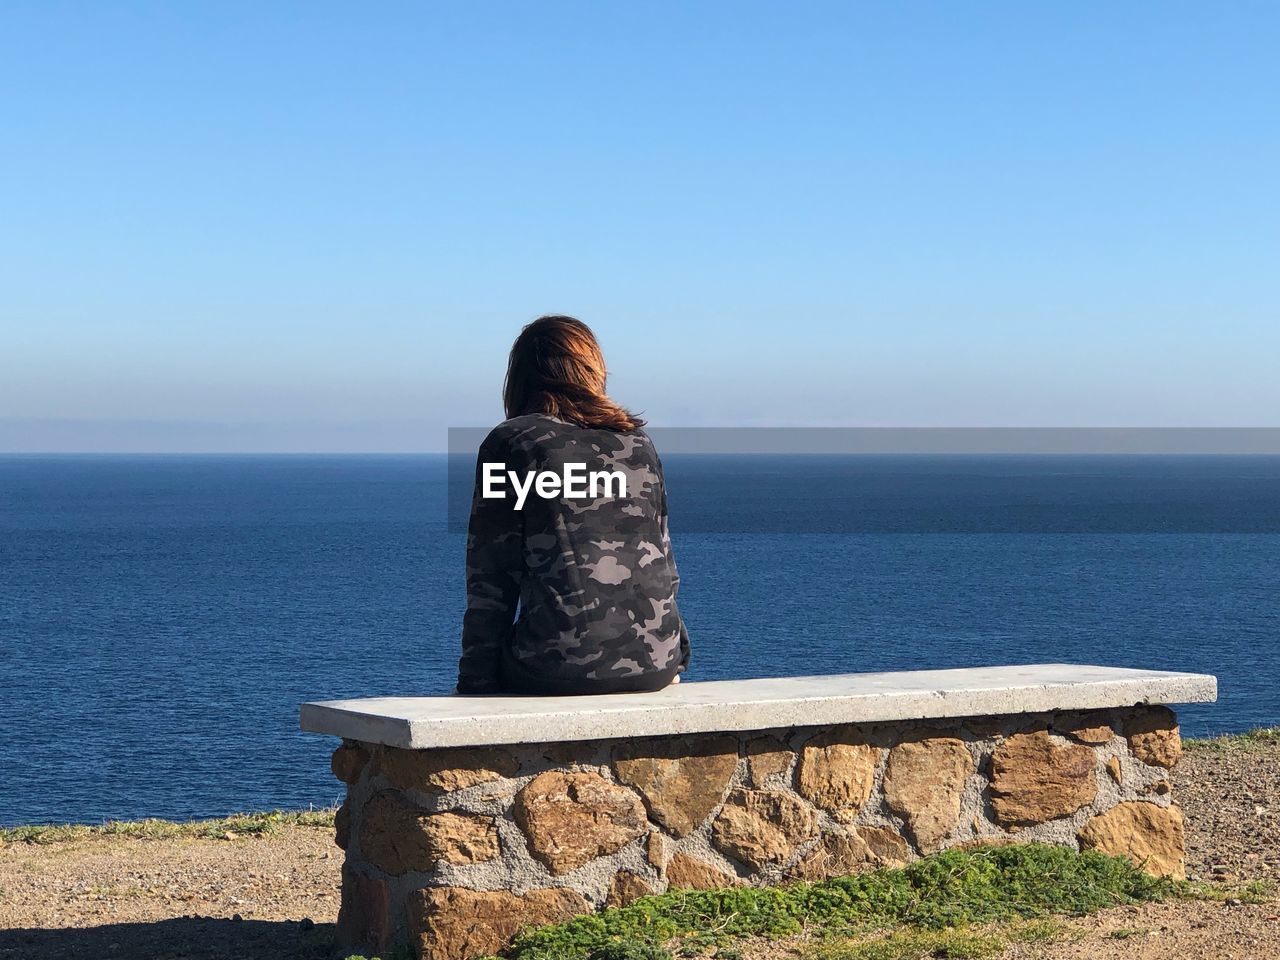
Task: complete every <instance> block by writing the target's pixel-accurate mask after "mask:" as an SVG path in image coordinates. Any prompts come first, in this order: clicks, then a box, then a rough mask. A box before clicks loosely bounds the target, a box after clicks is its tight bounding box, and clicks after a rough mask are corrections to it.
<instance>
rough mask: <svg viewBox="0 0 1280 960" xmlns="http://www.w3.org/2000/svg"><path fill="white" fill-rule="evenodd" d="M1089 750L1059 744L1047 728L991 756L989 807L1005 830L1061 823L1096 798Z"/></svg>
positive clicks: (1016, 737) (1021, 737)
mask: <svg viewBox="0 0 1280 960" xmlns="http://www.w3.org/2000/svg"><path fill="white" fill-rule="evenodd" d="M1095 759H1096V758H1095V755H1094V752H1093V750H1091V749H1090V748H1089V747H1084V746H1078V745H1076V744H1064V745H1060V744H1057V743H1055V742H1054V741H1053V740H1052V739H1051V738H1050V737H1049V734H1048V733H1047V732H1046V731H1044V730H1037V731H1036V732H1034V733H1019V734H1015V735H1014V736H1012V737H1010V738H1009V739H1007V740H1005V741H1004V742H1003V743H1001V744H1000V745H999V746H998V747H996V749H995V751H994V752H993V753H992V755H991V806H992V808H993V809H994V811H995V817H996V822H997V823H999V824H1000V825H1001V826H1004V827H1016V826H1029V825H1031V824H1036V823H1044V822H1045V821H1048V820H1057V819H1059V818H1060V817H1067V816H1070V815H1071V814H1073V813H1075V812H1076V811H1077V810H1079V809H1080V808H1081V807H1083V806H1085V805H1086V804H1089V803H1092V802H1093V798H1094V797H1095V796H1097V794H1098V781H1097V777H1096V776H1095V774H1094V762H1095Z"/></svg>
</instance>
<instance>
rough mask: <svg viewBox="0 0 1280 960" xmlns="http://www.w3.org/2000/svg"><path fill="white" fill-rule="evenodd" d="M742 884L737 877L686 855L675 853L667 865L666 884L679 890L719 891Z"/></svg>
mask: <svg viewBox="0 0 1280 960" xmlns="http://www.w3.org/2000/svg"><path fill="white" fill-rule="evenodd" d="M741 883H742V881H741V880H739V879H738V878H737V877H735V876H733V875H731V874H728V873H725V872H724V871H723V870H721V869H720V868H719V867H713V866H712V865H711V864H709V863H707V862H706V861H705V860H699V859H698V858H696V857H692V856H690V855H689V854H687V853H677V854H676V855H675V856H674V857H672V858H671V862H670V863H668V864H667V884H668V885H669V886H671V887H673V888H675V889H679V890H721V889H723V888H725V887H736V886H739V885H740V884H741Z"/></svg>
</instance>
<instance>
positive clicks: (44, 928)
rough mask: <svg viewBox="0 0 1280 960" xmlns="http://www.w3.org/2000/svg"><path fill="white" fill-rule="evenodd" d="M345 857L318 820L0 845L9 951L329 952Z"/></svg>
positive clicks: (25, 954) (2, 934) (15, 954)
mask: <svg viewBox="0 0 1280 960" xmlns="http://www.w3.org/2000/svg"><path fill="white" fill-rule="evenodd" d="M341 857H342V854H341V851H340V850H338V848H337V847H336V846H334V844H333V831H332V830H329V829H321V828H316V827H286V828H282V829H281V830H280V831H279V832H278V833H276V834H273V835H271V836H267V837H240V838H238V839H234V840H203V839H191V838H184V839H170V840H134V839H124V838H119V837H92V838H89V839H85V840H76V841H69V842H59V843H54V844H48V845H37V844H27V843H13V844H0V958H4V960H10V958H13V960H17V958H23V960H28V958H30V960H35V958H41V960H43V958H45V957H48V958H64V957H65V958H72V957H74V958H77V960H83V958H100V957H104V958H113V957H118V958H121V960H126V958H127V960H134V958H137V960H143V958H146V960H153V958H154V960H161V958H166V960H167V958H173V960H179V958H182V960H186V958H192V960H196V958H199V960H214V958H217V960H222V958H236V960H259V958H262V960H267V958H271V960H286V958H309V957H324V956H327V955H328V947H329V944H330V943H331V942H332V938H333V926H332V924H333V921H334V920H335V919H336V918H337V915H338V889H339V871H340V869H341V866H342V859H341Z"/></svg>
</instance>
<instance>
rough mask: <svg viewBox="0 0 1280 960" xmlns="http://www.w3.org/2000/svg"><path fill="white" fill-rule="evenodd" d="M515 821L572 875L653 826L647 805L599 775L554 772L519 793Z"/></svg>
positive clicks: (556, 866)
mask: <svg viewBox="0 0 1280 960" xmlns="http://www.w3.org/2000/svg"><path fill="white" fill-rule="evenodd" d="M514 813H515V819H516V823H518V824H519V825H520V829H522V830H523V831H524V834H525V836H526V837H527V838H528V840H529V849H530V850H531V851H532V852H533V855H534V856H535V857H537V858H538V859H539V860H541V861H542V862H543V863H545V864H546V865H547V866H548V867H549V868H550V869H551V872H552V873H557V874H560V873H568V872H570V871H571V870H576V869H577V868H578V867H581V866H582V865H583V864H586V863H589V862H591V861H592V860H594V859H596V858H597V857H601V856H604V855H606V854H610V853H615V852H617V851H618V850H621V849H622V848H623V847H624V846H626V845H627V844H628V843H630V842H631V841H632V840H634V839H636V838H637V837H640V836H643V835H644V834H645V833H647V832H648V830H649V824H648V821H647V820H646V819H645V811H644V804H643V803H641V802H640V798H639V797H638V796H636V795H635V794H634V793H633V792H631V791H630V790H628V789H626V788H624V787H619V786H617V785H616V784H613V783H610V782H609V781H608V780H606V779H604V777H602V776H600V775H599V774H595V773H587V772H572V773H566V772H563V771H558V770H549V771H547V772H546V773H543V774H539V775H538V776H536V777H534V778H533V780H531V781H530V782H529V784H528V785H527V786H525V788H524V789H523V790H521V791H520V792H519V793H518V794H516V800H515V809H514Z"/></svg>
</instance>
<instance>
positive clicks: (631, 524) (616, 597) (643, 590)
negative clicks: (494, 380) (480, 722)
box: [458, 414, 689, 693]
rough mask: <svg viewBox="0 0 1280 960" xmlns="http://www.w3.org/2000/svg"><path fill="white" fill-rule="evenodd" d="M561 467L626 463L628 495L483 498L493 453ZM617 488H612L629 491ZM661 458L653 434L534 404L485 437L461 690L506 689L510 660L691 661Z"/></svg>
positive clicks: (585, 674) (576, 672)
mask: <svg viewBox="0 0 1280 960" xmlns="http://www.w3.org/2000/svg"><path fill="white" fill-rule="evenodd" d="M486 463H491V464H493V463H496V464H502V465H504V470H506V471H513V472H515V473H517V474H519V475H520V476H521V477H524V476H526V475H527V474H528V473H529V472H531V471H532V472H541V471H551V472H554V473H556V474H558V475H559V474H562V473H563V470H564V466H565V464H585V466H586V470H587V471H610V472H618V473H621V474H622V475H623V476H624V477H625V480H626V496H625V497H619V496H612V495H607V494H606V492H605V491H604V489H603V487H598V488H597V496H595V497H594V498H591V497H587V498H582V499H577V498H575V499H570V498H568V497H565V496H555V497H549V498H543V497H540V496H538V495H537V493H536V492H535V490H533V489H530V490H529V492H528V496H527V498H526V499H525V501H524V503H523V505H522V508H521V509H519V510H517V509H516V508H515V505H516V499H515V496H514V494H513V492H512V484H511V483H509V482H508V483H506V485H505V486H504V487H502V488H501V489H503V490H505V493H506V495H505V496H504V497H503V498H502V499H493V498H485V497H482V496H481V493H482V487H483V481H482V475H483V473H484V464H486ZM617 492H618V491H617V488H616V486H615V488H614V489H613V490H612V491H611V493H617ZM679 582H680V581H679V575H678V574H677V572H676V565H675V561H674V560H673V558H672V554H671V540H670V537H669V536H668V533H667V497H666V490H665V488H664V486H663V479H662V463H661V461H660V460H659V459H658V454H657V451H655V450H654V447H653V441H652V440H650V439H649V437H648V436H647V435H646V434H645V433H644V432H643V431H642V430H637V431H635V432H634V433H618V432H616V431H612V430H602V429H601V430H596V429H587V428H584V427H579V426H576V425H574V424H570V423H565V422H564V421H561V420H557V419H555V418H553V417H547V416H542V415H536V414H535V415H528V416H522V417H516V418H514V419H511V420H507V421H505V422H503V423H501V424H499V425H498V426H497V427H495V428H494V429H493V430H492V431H491V432H490V433H489V435H488V437H487V438H486V439H485V441H484V443H483V444H482V445H481V447H480V454H479V457H478V458H477V464H476V489H475V495H474V498H473V500H472V508H471V520H470V524H469V528H468V533H467V612H466V615H465V617H464V618H463V628H462V659H461V661H460V662H459V665H458V690H459V691H460V692H462V693H487V692H494V691H497V690H500V689H502V680H501V669H502V668H501V664H502V662H503V659H504V657H511V658H514V660H515V662H516V663H517V664H518V665H519V667H520V668H521V669H523V670H524V671H526V672H531V673H533V674H535V675H537V676H539V677H546V678H550V679H552V680H554V681H556V682H569V683H574V684H579V685H580V686H581V687H582V692H591V690H592V686H593V682H594V683H596V684H597V685H598V684H599V683H600V682H602V681H605V682H610V681H617V680H619V679H621V678H633V677H636V678H639V677H642V675H649V676H653V675H657V674H662V673H669V674H671V675H674V674H675V673H677V672H679V671H682V670H683V669H684V667H685V665H686V664H687V663H688V658H689V641H688V636H687V634H686V632H685V629H684V624H683V621H682V620H681V618H680V613H679V611H678V610H677V608H676V590H677V588H678V586H679Z"/></svg>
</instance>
